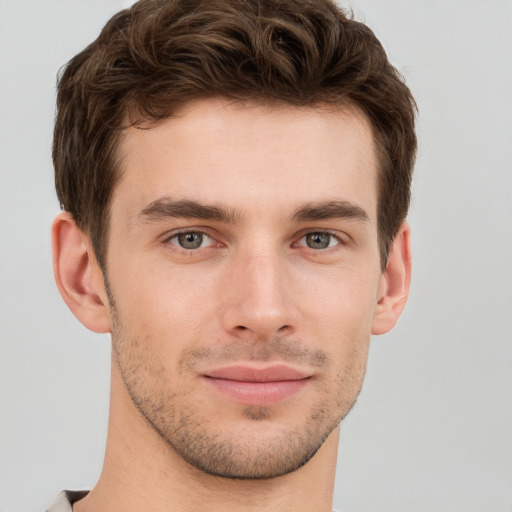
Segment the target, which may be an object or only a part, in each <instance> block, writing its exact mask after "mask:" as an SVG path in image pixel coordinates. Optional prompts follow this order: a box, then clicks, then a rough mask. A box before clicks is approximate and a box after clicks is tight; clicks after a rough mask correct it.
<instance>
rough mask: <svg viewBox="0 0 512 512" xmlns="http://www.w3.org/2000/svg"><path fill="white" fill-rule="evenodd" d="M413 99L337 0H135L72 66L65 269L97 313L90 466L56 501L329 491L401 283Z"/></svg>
mask: <svg viewBox="0 0 512 512" xmlns="http://www.w3.org/2000/svg"><path fill="white" fill-rule="evenodd" d="M415 150H416V138H415V133H414V100H413V99H412V96H411V95H410V92H409V90H408V89H407V87H406V86H405V85H404V83H403V82H402V80H401V78H400V76H399V75H398V73H397V72H396V70H395V69H394V68H393V67H392V66H391V65H390V64H389V62H388V61H387V58H386V55H385V53H384V50H383V49H382V47H381V45H380V43H379V42H378V41H377V39H376V38H375V36H374V35H373V33H372V32H371V31H370V30H369V29H368V28H367V27H366V26H364V25H363V24H361V23H358V22H355V21H353V20H351V19H348V18H347V17H346V16H345V15H344V14H343V13H342V12H341V11H340V10H339V9H338V8H337V7H336V6H335V5H334V4H333V3H331V2H330V1H329V0H322V1H319V0H315V1H310V0H261V1H256V0H230V1H227V0H171V1H154V0H141V1H140V2H138V3H136V4H135V5H134V6H133V7H132V8H131V9H129V10H125V11H122V12H120V13H118V14H117V15H115V16H114V17H113V18H112V19H111V20H110V21H109V22H108V23H107V25H106V26H105V28H104V29H103V31H102V33H101V34H100V36H99V37H98V39H97V40H96V41H95V42H93V43H92V44H91V45H90V46H88V47H87V48H86V49H85V50H84V51H83V52H81V53H80V54H78V55H77V56H76V57H74V58H73V59H72V60H71V61H70V62H69V64H68V65H67V67H66V69H65V70H64V72H63V74H62V76H61V79H60V83H59V91H58V113H57V119H56V127H55V138H54V165H55V173H56V188H57V194H58V197H59V200H60V202H61V205H62V208H63V210H64V212H63V213H62V214H60V215H59V216H58V217H57V218H56V219H55V222H54V225H53V230H52V237H53V249H54V271H55V276H56V281H57V285H58V287H59V290H60V292H61V294H62V297H63V298H64V300H65V301H66V303H67V305H68V306H69V308H70V309H71V311H72V312H73V313H74V314H75V315H76V317H77V318H78V319H79V320H80V321H81V322H82V323H83V324H84V325H85V326H86V327H88V328H89V329H91V330H93V331H96V332H111V333H112V383H111V409H110V419H109V430H108V436H107V448H106V454H105V461H104V466H103V471H102V474H101V476H100V479H99V481H98V483H97V485H96V486H95V487H94V488H93V489H92V490H91V491H90V492H89V493H86V492H75V493H73V492H64V493H63V494H61V495H60V496H59V498H58V500H57V502H56V503H55V504H54V505H53V506H52V507H51V508H50V509H49V510H50V511H51V512H57V511H58V512H60V511H69V510H72V509H73V510H75V511H76V512H88V511H95V512H109V511H113V510H123V511H125V512H129V511H141V510H151V511H164V510H166V511H167V510H172V511H173V512H185V511H196V510H202V511H203V510H204V511H219V512H220V511H226V510H236V511H255V510H258V511H266V510H268V511H270V510H271V511H285V510H286V511H291V510H293V511H315V512H327V511H330V510H332V493H333V485H334V473H335V466H336V454H337V445H338V435H339V423H340V421H341V420H342V419H343V418H344V417H345V415H346V414H347V413H348V412H349V410H350V409H351V407H352V405H353V404H354V402H355V400H356V398H357V395H358V393H359V391H360V388H361V384H362V380H363V376H364V372H365V366H366V360H367V353H368V347H369V342H370V335H371V334H381V333H384V332H387V331H389V330H390V329H391V328H392V327H393V326H394V324H395V323H396V321H397V319H398V317H399V315H400V314H401V312H402V310H403V307H404V305H405V301H406V298H407V293H408V288H409V281H410V271H411V257H410V248H409V227H408V225H407V223H406V222H405V218H406V214H407V209H408V204H409V196H410V182H411V175H412V167H413V163H414V155H415Z"/></svg>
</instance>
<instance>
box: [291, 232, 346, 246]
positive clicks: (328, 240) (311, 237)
mask: <svg viewBox="0 0 512 512" xmlns="http://www.w3.org/2000/svg"><path fill="white" fill-rule="evenodd" d="M340 243H341V242H340V240H339V238H337V237H336V236H334V235H333V234H331V233H328V232H325V231H316V232H313V233H307V234H306V235H304V236H303V237H302V238H301V239H300V240H299V242H298V244H297V245H299V246H303V247H309V248H310V249H317V250H318V249H329V248H330V247H335V246H336V245H339V244H340Z"/></svg>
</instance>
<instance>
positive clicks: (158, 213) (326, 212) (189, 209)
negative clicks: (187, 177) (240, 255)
mask: <svg viewBox="0 0 512 512" xmlns="http://www.w3.org/2000/svg"><path fill="white" fill-rule="evenodd" d="M165 218H183V219H200V220H214V221H219V222H227V223H233V222H236V221H237V220H238V219H239V218H240V215H239V214H238V213H237V212H236V211H235V210H233V209H229V208H226V207H223V206H217V205H206V204H202V203H198V202H197V201H192V200H187V199H184V200H173V199H171V198H169V197H164V198H161V199H157V200H156V201H153V202H151V203H149V204H148V205H147V206H146V207H145V208H144V209H143V210H142V211H141V212H140V213H139V214H138V215H137V219H138V220H141V221H143V222H144V221H150V222H151V221H158V220H161V219H165ZM328 219H354V220H358V221H360V222H368V221H369V216H368V214H367V213H366V212H365V211H364V210H363V209H362V208H361V207H360V206H358V205H356V204H353V203H350V202H348V201H327V202H319V203H306V204H305V205H303V206H300V207H299V208H297V209H296V210H295V212H294V213H293V215H292V220H295V221H297V222H308V221H317V220H328Z"/></svg>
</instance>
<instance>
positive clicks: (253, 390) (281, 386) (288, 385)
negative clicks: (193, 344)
mask: <svg viewBox="0 0 512 512" xmlns="http://www.w3.org/2000/svg"><path fill="white" fill-rule="evenodd" d="M308 380H309V379H307V378H306V379H299V380H281V381H272V382H247V381H238V380H227V379H217V378H211V377H207V378H206V381H207V382H208V383H209V384H210V385H212V386H213V387H214V388H215V389H216V390H217V391H219V392H220V393H222V394H223V395H225V396H227V397H229V398H231V399H233V400H235V401H237V402H240V403H241V404H244V405H258V406H265V405H272V404H277V403H279V402H282V401H283V400H285V399H286V398H289V397H291V396H293V395H295V394H296V393H298V392H299V391H300V390H301V389H302V388H303V387H304V386H305V385H306V384H307V382H308Z"/></svg>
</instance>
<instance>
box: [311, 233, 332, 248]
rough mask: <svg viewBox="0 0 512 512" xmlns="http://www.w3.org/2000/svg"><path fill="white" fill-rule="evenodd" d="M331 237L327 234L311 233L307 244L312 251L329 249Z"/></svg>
mask: <svg viewBox="0 0 512 512" xmlns="http://www.w3.org/2000/svg"><path fill="white" fill-rule="evenodd" d="M329 241H330V235H329V234H327V233H310V234H309V235H307V244H308V246H309V247H311V248H312V249H326V248H327V247H329Z"/></svg>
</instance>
